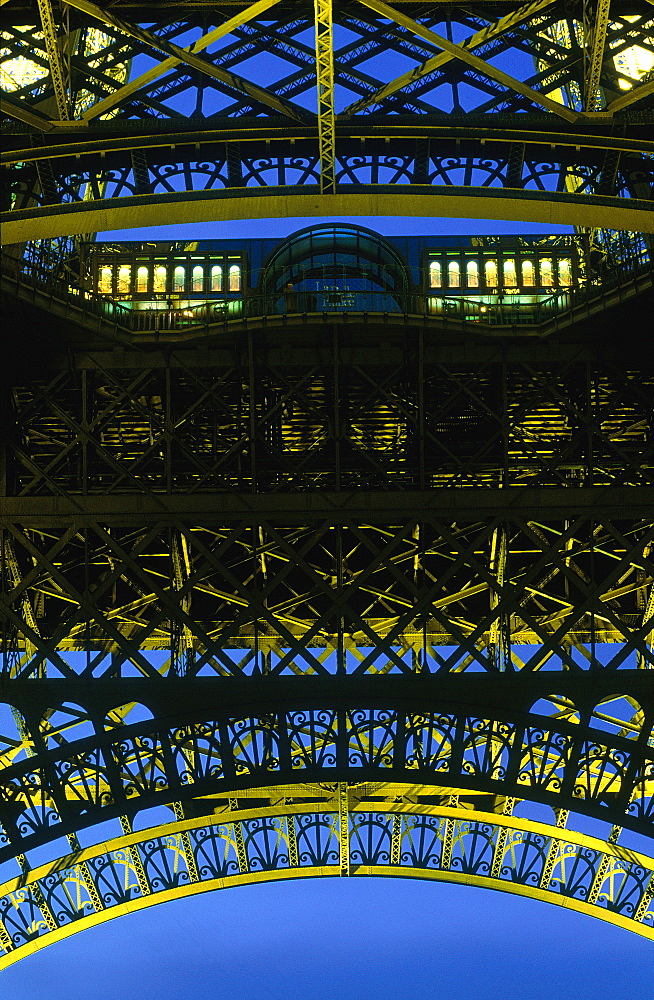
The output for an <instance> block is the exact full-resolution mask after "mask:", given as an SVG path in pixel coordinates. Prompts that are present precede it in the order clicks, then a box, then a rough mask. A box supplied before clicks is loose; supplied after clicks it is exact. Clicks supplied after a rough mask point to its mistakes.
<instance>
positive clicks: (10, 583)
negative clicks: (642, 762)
mask: <svg viewBox="0 0 654 1000" xmlns="http://www.w3.org/2000/svg"><path fill="white" fill-rule="evenodd" d="M637 492H638V493H639V494H640V491H637ZM647 492H648V496H647V497H643V496H640V495H639V497H638V502H639V503H645V504H649V505H650V516H649V517H646V518H636V519H633V520H632V519H628V518H626V517H625V515H626V513H627V509H628V507H629V501H630V500H632V499H633V494H630V492H629V491H626V492H625V491H617V492H616V493H615V494H614V497H615V499H614V502H615V504H616V505H617V506H618V507H621V506H622V510H621V514H622V516H621V517H612V516H607V515H606V514H604V513H603V512H602V509H601V506H600V503H599V500H600V497H601V496H602V493H603V491H596V492H592V491H591V492H590V493H589V494H588V495H586V496H585V497H584V498H583V504H584V508H585V509H583V510H575V506H574V501H568V500H567V493H568V491H567V490H566V491H560V492H559V493H558V496H557V498H556V500H555V502H557V503H559V504H563V505H565V506H566V507H567V505H568V504H569V507H568V509H567V510H566V513H565V514H564V515H563V516H562V515H560V514H559V515H558V516H551V515H548V514H547V511H546V509H543V508H546V504H543V506H542V507H541V509H540V511H539V514H538V516H535V515H534V513H533V512H529V511H528V510H527V511H525V509H524V508H523V509H522V510H521V511H519V505H520V503H521V501H523V498H522V497H521V496H520V494H519V493H518V495H517V496H516V495H515V494H514V493H513V492H512V491H501V493H498V492H495V491H489V492H488V494H487V495H486V498H485V502H484V503H483V505H482V508H483V507H486V512H485V513H483V512H481V511H480V508H479V507H478V506H477V508H476V510H474V511H471V512H470V514H469V515H468V516H466V515H465V514H464V513H463V510H464V508H465V503H464V502H463V503H461V504H459V505H458V506H459V509H458V511H457V513H456V515H455V517H456V520H455V519H454V517H453V516H452V515H451V514H450V515H449V516H448V514H447V508H448V507H451V504H452V500H451V498H450V497H449V496H447V493H448V491H443V493H444V495H440V496H439V494H438V493H436V494H435V495H434V496H430V497H428V498H427V497H423V496H421V495H418V496H416V495H410V496H408V497H406V499H396V497H395V496H394V495H390V496H389V495H386V496H385V497H383V500H382V503H381V504H380V506H379V507H378V508H377V510H376V511H375V510H374V506H375V504H376V503H377V498H376V497H375V495H374V494H373V495H371V494H363V495H362V496H361V497H359V498H358V501H359V502H360V503H361V504H362V505H365V504H366V502H367V501H368V502H369V504H370V509H369V511H368V517H367V518H366V520H365V522H362V520H361V518H360V516H359V517H353V516H352V515H351V514H350V512H349V511H348V510H347V507H346V508H345V509H343V510H342V511H341V512H337V511H335V510H334V508H337V501H336V498H335V497H334V496H333V495H332V494H326V495H325V499H324V505H325V506H324V507H323V508H322V511H321V509H320V507H319V506H318V507H316V508H314V510H315V519H314V517H312V518H311V519H310V520H309V521H307V519H306V517H305V518H304V519H303V520H302V521H295V519H293V520H294V521H295V523H293V525H292V526H291V527H289V522H290V521H291V520H292V514H291V511H290V510H289V509H288V508H289V507H291V506H292V505H291V504H290V503H288V501H287V498H280V499H281V503H280V505H279V509H278V511H277V512H276V513H274V512H273V511H272V510H270V511H269V513H268V516H267V517H266V518H262V517H261V516H257V515H256V514H255V513H254V512H253V511H252V510H250V512H249V513H248V514H243V513H242V514H241V515H240V516H235V517H234V518H233V521H232V523H231V524H228V523H227V522H228V521H231V520H232V518H228V516H227V515H226V514H225V513H223V514H222V516H220V520H219V521H218V522H217V523H215V518H216V514H213V515H212V514H211V513H209V512H208V511H209V508H210V506H211V504H209V503H207V504H205V505H204V510H205V513H204V515H202V521H203V522H204V523H203V524H202V526H198V525H197V524H196V525H193V524H192V523H191V524H189V523H188V522H184V521H183V520H180V519H179V517H178V516H176V515H171V516H170V517H167V518H165V519H164V520H163V521H162V519H161V514H160V512H157V513H156V514H155V515H154V516H153V515H148V514H147V513H146V512H145V511H143V510H138V508H137V511H138V512H137V513H135V514H132V515H129V516H130V518H131V519H135V518H139V519H140V525H141V526H140V527H132V528H129V527H125V526H122V527H115V522H114V521H113V519H107V517H106V516H103V515H102V514H101V513H99V512H97V513H96V510H95V509H94V507H95V508H96V509H97V505H93V504H92V505H90V507H89V508H87V510H88V513H87V514H86V515H83V516H80V514H79V510H77V511H76V510H74V508H73V509H71V507H69V506H66V507H65V508H64V510H63V511H62V513H61V517H62V520H63V521H65V522H67V527H66V528H64V527H61V528H52V527H44V526H40V527H39V528H36V529H33V528H25V527H24V526H23V525H22V524H20V523H18V522H17V520H15V519H12V520H10V519H8V518H5V523H6V524H7V526H6V528H4V529H2V549H3V562H4V581H3V592H2V595H1V597H0V606H1V608H2V614H3V619H4V645H5V652H4V672H5V676H6V677H12V678H30V677H37V676H39V675H40V673H42V672H44V671H46V670H47V674H48V676H51V677H63V678H68V679H73V678H75V677H76V676H79V675H81V676H86V677H87V678H93V677H95V678H106V677H116V676H130V675H131V674H134V673H135V672H136V673H137V674H141V675H143V676H146V677H153V676H154V677H156V676H158V670H157V669H155V668H154V667H153V666H152V665H151V664H150V663H149V662H148V659H147V657H146V656H144V655H143V654H142V653H141V652H139V650H148V649H149V650H161V651H167V659H166V662H165V665H163V664H162V666H161V670H162V671H163V672H164V673H166V674H171V675H174V674H179V673H183V674H184V675H185V676H189V677H201V676H216V675H219V676H220V675H222V676H240V675H243V674H245V675H246V676H248V675H251V674H255V675H257V674H259V673H261V672H262V671H264V672H267V673H271V674H275V675H284V674H295V675H300V676H308V675H319V676H320V675H321V676H325V677H328V676H330V675H331V674H333V673H334V672H338V673H341V672H344V673H354V674H362V673H363V674H379V673H381V674H386V673H399V674H401V675H409V676H410V675H414V674H416V673H420V672H427V673H430V674H441V673H443V672H445V673H452V672H453V673H460V672H462V671H467V670H468V671H473V672H474V671H479V670H482V671H488V672H494V671H496V670H498V669H500V670H505V671H513V670H520V671H525V672H527V673H531V672H533V671H536V670H540V669H541V668H543V667H544V666H547V668H548V669H558V670H572V671H578V670H585V669H590V670H592V669H594V668H597V667H599V666H603V667H605V668H607V669H608V668H611V669H613V670H617V669H625V668H627V669H628V668H633V667H636V666H639V667H650V668H651V667H652V666H654V653H653V652H652V635H651V633H652V628H653V621H652V607H651V604H652V601H651V593H652V581H653V580H654V565H653V563H652V558H651V552H652V540H653V539H654V522H653V521H652V519H651V497H652V494H651V491H647ZM552 499H553V500H554V498H552ZM524 500H527V502H529V501H531V502H532V503H533V499H532V496H529V495H528V496H527V497H525V498H524ZM335 501H336V502H335ZM384 501H385V502H384ZM439 501H440V503H441V504H442V507H443V509H442V511H441V512H440V513H439V512H438V511H437V510H436V509H434V508H433V507H431V506H430V504H434V505H437V504H438V503H439ZM471 501H472V503H473V504H476V503H477V502H478V501H477V498H474V497H471ZM625 501H626V503H625ZM52 503H53V501H52V500H48V502H47V504H46V508H47V507H50V506H51V505H52ZM239 503H240V504H241V505H242V507H248V506H250V504H249V503H248V498H247V497H244V498H240V499H239ZM394 503H396V504H397V505H398V506H396V507H395V510H394V511H393V513H392V514H390V513H389V507H392V505H393V504H394ZM402 503H404V504H406V505H407V508H408V507H411V508H413V511H412V512H411V513H409V512H408V510H407V514H406V518H405V519H404V520H403V521H402V522H400V523H398V522H397V521H396V520H395V519H396V518H397V514H398V512H399V511H398V508H399V505H400V504H402ZM421 503H422V504H424V506H423V509H422V510H419V511H418V513H419V514H420V517H419V518H418V519H416V507H417V506H419V505H420V504H421ZM593 503H595V504H596V505H597V506H596V507H595V508H593ZM500 504H503V505H505V506H504V509H501V508H500V507H499V505H500ZM514 504H515V505H516V506H515V507H514V506H513V505H514ZM19 505H20V502H19V504H18V505H16V504H13V506H19ZM386 505H389V506H388V507H387V506H386ZM7 506H9V503H8V504H7ZM298 506H300V507H301V506H304V505H303V504H302V502H301V501H300V504H299V505H298ZM330 506H331V507H332V513H331V515H330V516H329V517H325V512H326V508H327V507H330ZM39 507H40V508H41V511H43V509H44V507H43V505H42V504H39ZM100 507H102V504H101V505H100ZM493 507H494V508H495V511H494V512H493V513H492V514H489V512H488V508H493ZM516 508H518V509H516ZM589 508H590V509H589ZM625 508H626V509H625ZM32 509H33V506H32ZM29 510H30V508H29V507H28V509H27V513H26V514H25V515H24V517H29ZM321 514H322V516H321ZM473 514H477V516H476V517H473ZM391 517H392V518H393V522H394V523H389V519H390V518H391ZM124 519H125V518H124V515H123V517H120V520H124ZM37 520H38V521H42V520H43V514H41V515H40V517H37ZM102 522H104V523H102ZM498 538H501V542H500V543H499V544H498ZM180 552H182V553H183V562H182V563H180ZM498 553H499V554H498ZM26 608H27V609H28V612H26ZM175 637H178V638H175ZM178 642H182V645H183V648H184V649H185V650H186V653H185V655H184V657H180V655H179V650H178ZM599 643H602V644H606V643H610V644H615V645H612V646H609V647H608V648H607V649H604V652H603V653H602V659H601V661H600V660H598V658H597V653H596V644H599ZM500 649H501V650H502V651H503V652H502V653H501V654H500ZM83 650H87V651H88V655H86V656H85V657H84V659H83V663H80V661H79V657H76V656H75V655H72V659H71V655H69V654H74V652H75V651H83ZM176 650H177V652H176ZM262 657H264V659H265V663H266V665H265V670H264V666H263V663H262Z"/></svg>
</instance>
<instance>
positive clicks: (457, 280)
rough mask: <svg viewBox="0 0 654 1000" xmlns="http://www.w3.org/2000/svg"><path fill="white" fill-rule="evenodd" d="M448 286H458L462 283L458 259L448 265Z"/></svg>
mask: <svg viewBox="0 0 654 1000" xmlns="http://www.w3.org/2000/svg"><path fill="white" fill-rule="evenodd" d="M447 284H448V288H458V287H459V285H460V284H461V268H460V266H459V262H458V260H451V261H449V262H448V265H447Z"/></svg>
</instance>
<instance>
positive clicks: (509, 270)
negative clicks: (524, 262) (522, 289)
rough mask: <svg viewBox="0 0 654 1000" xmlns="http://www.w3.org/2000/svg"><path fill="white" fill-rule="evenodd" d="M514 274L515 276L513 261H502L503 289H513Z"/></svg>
mask: <svg viewBox="0 0 654 1000" xmlns="http://www.w3.org/2000/svg"><path fill="white" fill-rule="evenodd" d="M517 283H518V282H517V280H516V274H515V261H514V260H505V261H504V287H505V288H515V286H516V285H517Z"/></svg>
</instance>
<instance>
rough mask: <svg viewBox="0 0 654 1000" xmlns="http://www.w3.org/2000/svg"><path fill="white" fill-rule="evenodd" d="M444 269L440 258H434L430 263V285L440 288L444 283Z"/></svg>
mask: <svg viewBox="0 0 654 1000" xmlns="http://www.w3.org/2000/svg"><path fill="white" fill-rule="evenodd" d="M442 281H443V278H442V269H441V264H440V261H439V260H432V262H431V263H430V265H429V287H430V288H440V287H441V284H442Z"/></svg>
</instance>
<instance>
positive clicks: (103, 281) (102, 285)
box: [98, 267, 111, 295]
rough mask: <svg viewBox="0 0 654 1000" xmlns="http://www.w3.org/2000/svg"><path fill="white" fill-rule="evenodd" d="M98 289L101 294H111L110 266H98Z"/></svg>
mask: <svg viewBox="0 0 654 1000" xmlns="http://www.w3.org/2000/svg"><path fill="white" fill-rule="evenodd" d="M98 291H100V292H102V294H103V295H111V268H110V267H101V268H100V281H99V283H98Z"/></svg>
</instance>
